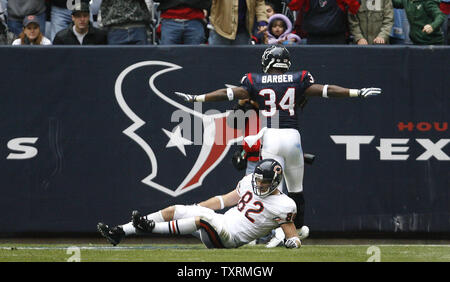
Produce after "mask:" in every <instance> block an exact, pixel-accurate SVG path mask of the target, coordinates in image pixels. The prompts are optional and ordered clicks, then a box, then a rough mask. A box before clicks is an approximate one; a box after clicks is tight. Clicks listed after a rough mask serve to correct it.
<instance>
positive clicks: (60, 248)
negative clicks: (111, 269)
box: [0, 244, 450, 262]
mask: <svg viewBox="0 0 450 282" xmlns="http://www.w3.org/2000/svg"><path fill="white" fill-rule="evenodd" d="M68 247H70V245H56V244H52V245H36V244H0V262H65V261H68V260H69V259H70V258H71V257H73V256H74V255H75V256H76V255H77V252H71V251H70V250H68V249H67V248H68ZM76 247H78V248H80V249H79V254H80V260H81V261H82V262H116V261H120V262H124V261H129V262H302V261H308V262H365V261H368V260H369V259H370V258H371V257H373V256H375V257H374V258H375V259H376V258H377V255H378V253H377V249H376V248H379V256H378V257H379V260H380V261H381V262H450V246H449V245H378V246H376V248H375V249H376V250H375V253H374V252H371V249H369V247H370V246H369V245H304V246H302V248H301V249H296V250H288V249H286V248H284V247H277V248H274V249H266V248H265V247H264V246H263V245H256V246H244V247H241V248H238V249H228V250H224V249H206V248H205V247H204V246H203V245H200V244H198V245H195V244H188V245H173V244H171V245H131V244H124V245H122V247H124V248H122V247H120V248H112V247H110V245H106V244H105V245H78V246H76Z"/></svg>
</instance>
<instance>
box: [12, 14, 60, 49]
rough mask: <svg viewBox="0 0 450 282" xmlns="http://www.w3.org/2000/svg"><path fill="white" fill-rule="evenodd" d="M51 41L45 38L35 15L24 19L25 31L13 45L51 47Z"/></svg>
mask: <svg viewBox="0 0 450 282" xmlns="http://www.w3.org/2000/svg"><path fill="white" fill-rule="evenodd" d="M51 44H52V42H51V41H50V39H48V38H47V37H45V36H44V34H43V33H42V32H41V30H40V22H39V19H38V18H37V17H36V16H34V15H29V16H26V17H25V18H24V19H23V31H22V32H21V33H20V35H19V38H17V39H16V40H14V41H13V43H12V45H51Z"/></svg>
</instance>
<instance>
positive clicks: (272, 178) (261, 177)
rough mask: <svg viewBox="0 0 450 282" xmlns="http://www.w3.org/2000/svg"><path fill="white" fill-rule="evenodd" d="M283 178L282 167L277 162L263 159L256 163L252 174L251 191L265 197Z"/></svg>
mask: <svg viewBox="0 0 450 282" xmlns="http://www.w3.org/2000/svg"><path fill="white" fill-rule="evenodd" d="M282 179H283V169H282V168H281V165H280V163H279V162H277V161H276V160H274V159H265V160H262V161H259V162H258V163H257V164H256V167H255V171H254V172H253V176H252V187H253V192H254V193H255V194H256V195H258V196H260V197H266V196H268V195H270V194H272V192H273V191H275V189H277V187H278V185H280V183H281V180H282Z"/></svg>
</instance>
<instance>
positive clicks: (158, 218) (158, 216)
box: [146, 211, 164, 222]
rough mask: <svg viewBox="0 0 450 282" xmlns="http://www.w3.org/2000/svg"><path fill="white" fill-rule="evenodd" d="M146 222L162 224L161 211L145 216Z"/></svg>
mask: <svg viewBox="0 0 450 282" xmlns="http://www.w3.org/2000/svg"><path fill="white" fill-rule="evenodd" d="M146 218H147V219H148V220H150V219H151V220H153V221H154V222H164V218H163V216H162V213H161V211H157V212H154V213H151V214H148V215H147V216H146Z"/></svg>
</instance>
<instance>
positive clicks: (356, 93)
mask: <svg viewBox="0 0 450 282" xmlns="http://www.w3.org/2000/svg"><path fill="white" fill-rule="evenodd" d="M348 96H349V97H358V96H359V90H358V89H349V91H348Z"/></svg>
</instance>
